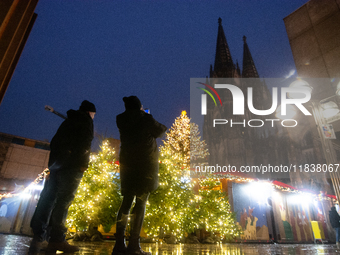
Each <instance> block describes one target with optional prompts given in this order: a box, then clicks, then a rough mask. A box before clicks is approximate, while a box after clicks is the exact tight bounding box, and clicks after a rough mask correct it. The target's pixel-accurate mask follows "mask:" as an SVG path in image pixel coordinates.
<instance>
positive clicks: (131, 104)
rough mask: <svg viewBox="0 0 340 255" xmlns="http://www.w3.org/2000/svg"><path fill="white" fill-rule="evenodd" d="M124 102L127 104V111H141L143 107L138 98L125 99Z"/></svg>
mask: <svg viewBox="0 0 340 255" xmlns="http://www.w3.org/2000/svg"><path fill="white" fill-rule="evenodd" d="M123 101H124V103H125V109H126V110H132V109H138V110H139V109H140V108H141V107H142V104H141V102H140V100H139V99H138V97H136V96H129V97H123Z"/></svg>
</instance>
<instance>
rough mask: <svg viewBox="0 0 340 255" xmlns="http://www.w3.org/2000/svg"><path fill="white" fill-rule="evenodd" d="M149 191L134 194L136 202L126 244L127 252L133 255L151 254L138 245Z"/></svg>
mask: <svg viewBox="0 0 340 255" xmlns="http://www.w3.org/2000/svg"><path fill="white" fill-rule="evenodd" d="M149 195H150V193H145V194H143V195H138V196H136V204H135V206H134V208H133V215H131V218H132V219H133V220H132V222H131V232H130V240H129V245H128V248H127V250H128V253H129V254H135V255H151V253H149V252H145V251H143V250H142V249H141V248H140V246H139V239H140V232H141V230H142V226H143V221H144V215H145V207H146V202H147V201H148V198H149Z"/></svg>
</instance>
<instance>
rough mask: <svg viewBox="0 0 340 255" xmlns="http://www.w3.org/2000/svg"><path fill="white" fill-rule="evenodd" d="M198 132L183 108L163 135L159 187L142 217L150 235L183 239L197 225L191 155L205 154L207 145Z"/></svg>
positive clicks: (202, 155)
mask: <svg viewBox="0 0 340 255" xmlns="http://www.w3.org/2000/svg"><path fill="white" fill-rule="evenodd" d="M190 130H192V131H194V132H190ZM198 135H199V132H198V126H197V125H196V124H193V123H190V119H189V117H188V116H187V115H186V112H185V111H183V112H182V114H181V116H180V117H178V118H176V120H175V123H174V124H173V126H172V127H171V129H170V130H169V131H168V132H167V134H166V140H165V141H164V145H163V146H161V148H160V151H161V153H160V154H161V156H160V160H161V163H160V168H159V184H160V186H159V188H158V189H157V190H156V191H155V192H154V193H152V194H151V195H150V198H149V202H148V205H147V211H146V216H145V220H144V228H145V230H146V232H147V234H148V235H149V236H152V237H155V236H160V237H162V233H166V234H170V233H171V234H173V235H175V236H176V237H178V238H182V237H183V236H184V234H185V233H188V232H192V231H193V230H194V229H195V228H196V227H197V226H198V225H197V224H196V223H195V220H194V215H193V214H192V213H191V212H192V211H193V208H192V207H193V206H194V204H193V202H194V201H195V195H194V192H193V187H194V185H195V183H194V182H193V181H192V180H191V178H190V158H191V155H194V156H195V157H196V158H199V157H202V158H204V157H205V156H206V155H208V152H207V149H206V148H205V147H206V145H205V143H204V141H201V138H200V137H199V136H198ZM193 148H195V150H194V149H193Z"/></svg>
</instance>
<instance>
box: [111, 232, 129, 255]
mask: <svg viewBox="0 0 340 255" xmlns="http://www.w3.org/2000/svg"><path fill="white" fill-rule="evenodd" d="M115 237H116V244H115V247H113V250H112V255H125V254H126V250H127V249H126V244H125V236H121V235H119V236H118V235H117V233H116V234H115Z"/></svg>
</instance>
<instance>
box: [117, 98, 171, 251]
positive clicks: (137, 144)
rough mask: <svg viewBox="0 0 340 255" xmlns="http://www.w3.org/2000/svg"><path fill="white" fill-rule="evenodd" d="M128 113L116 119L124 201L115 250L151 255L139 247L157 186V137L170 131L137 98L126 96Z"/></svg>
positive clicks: (125, 101) (118, 223)
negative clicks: (150, 199) (129, 225)
mask: <svg viewBox="0 0 340 255" xmlns="http://www.w3.org/2000/svg"><path fill="white" fill-rule="evenodd" d="M123 101H124V103H125V109H126V110H125V112H123V113H122V114H119V115H118V116H117V119H116V121H117V126H118V129H119V133H120V141H121V146H120V154H119V163H120V178H121V192H122V195H123V201H122V204H121V207H120V209H119V212H118V215H117V225H116V234H115V236H116V244H115V247H114V249H113V251H112V254H113V255H117V254H133V255H139V254H145V255H146V254H151V253H149V252H145V251H143V250H142V249H141V248H140V246H139V239H140V236H139V235H140V231H141V229H142V225H143V221H144V214H145V206H146V202H147V200H148V197H149V194H150V192H152V191H154V190H155V189H156V188H157V187H158V148H157V143H156V138H158V137H161V136H162V135H163V134H164V132H165V131H166V130H167V128H166V126H164V125H162V124H160V123H158V122H157V121H156V120H155V119H154V118H153V117H152V115H150V114H147V113H145V112H144V111H143V108H142V105H141V102H140V101H139V99H138V98H137V97H136V96H130V97H124V98H123ZM134 199H136V203H135V206H134V208H133V211H132V215H130V218H131V231H130V239H129V245H128V247H127V248H126V246H125V229H126V226H127V223H128V216H129V212H130V209H131V206H132V203H133V200H134Z"/></svg>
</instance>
